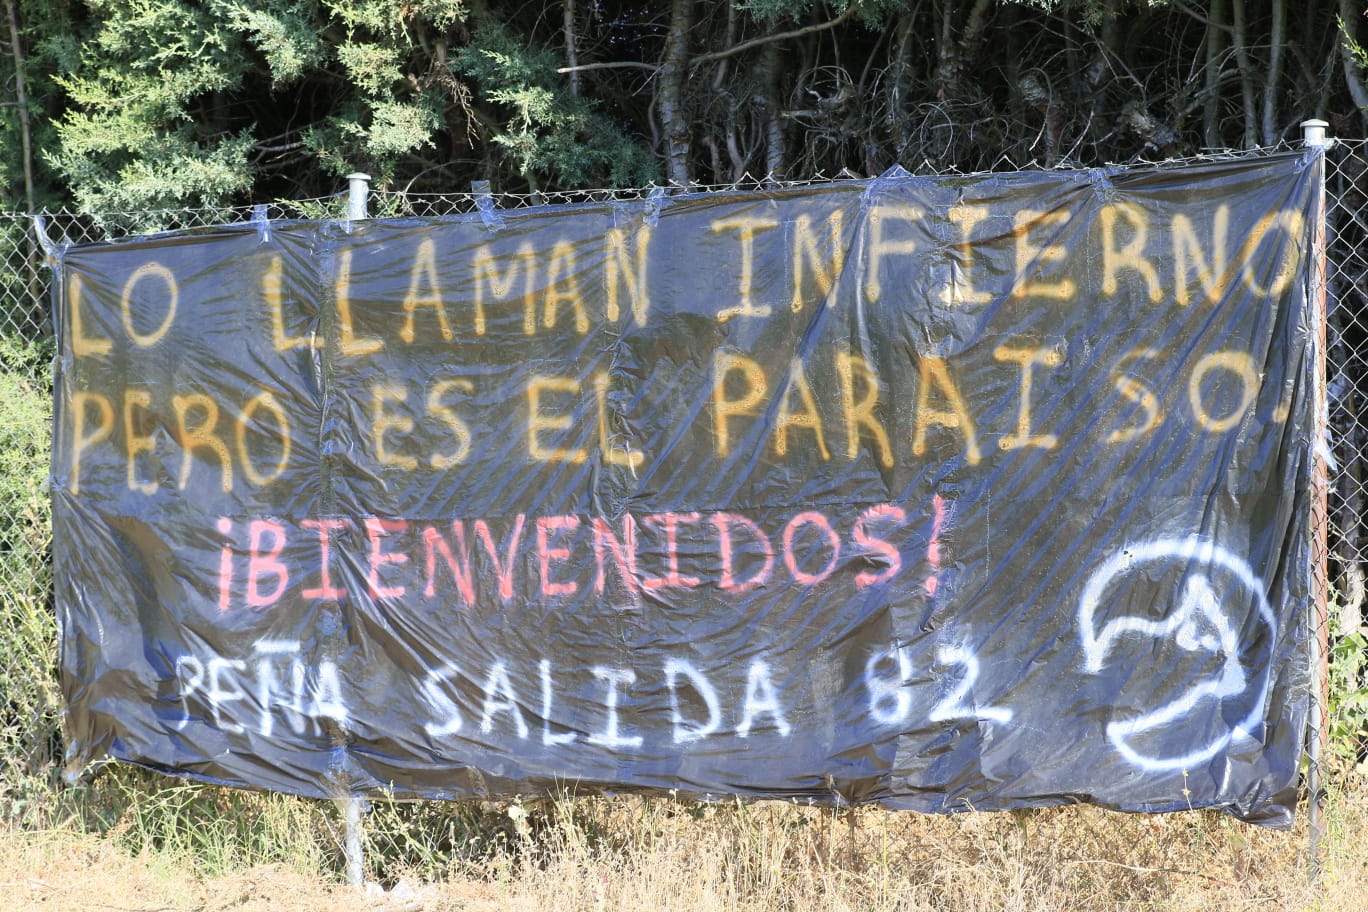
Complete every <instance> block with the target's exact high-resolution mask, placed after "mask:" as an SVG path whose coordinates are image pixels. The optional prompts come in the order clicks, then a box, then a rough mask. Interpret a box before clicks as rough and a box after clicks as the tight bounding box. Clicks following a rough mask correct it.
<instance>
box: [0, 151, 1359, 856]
mask: <svg viewBox="0 0 1368 912" xmlns="http://www.w3.org/2000/svg"><path fill="white" fill-rule="evenodd" d="M1251 154H1258V153H1251ZM1218 157H1230V156H1227V155H1222V156H1218ZM1328 158H1329V167H1328V169H1327V174H1328V177H1327V189H1328V193H1327V240H1328V248H1329V268H1328V274H1327V287H1328V300H1327V308H1328V327H1327V338H1328V352H1329V368H1328V374H1329V377H1328V393H1329V410H1330V411H1329V417H1330V427H1331V434H1332V441H1331V444H1332V445H1331V447H1330V454H1331V456H1332V458H1333V464H1332V466H1331V489H1330V503H1329V521H1330V548H1331V555H1330V556H1331V564H1330V588H1331V592H1330V604H1331V605H1332V606H1334V616H1333V618H1332V624H1333V629H1334V630H1335V640H1334V642H1333V643H1332V648H1334V649H1335V650H1336V652H1335V653H1332V655H1336V656H1343V655H1344V654H1345V652H1346V649H1351V648H1352V649H1353V650H1354V651H1355V653H1356V654H1361V647H1362V644H1363V640H1362V635H1363V632H1364V628H1363V615H1364V610H1365V609H1364V604H1365V582H1364V571H1363V569H1362V567H1363V562H1364V560H1365V557H1366V556H1368V555H1365V553H1364V551H1365V549H1368V530H1365V529H1364V527H1363V507H1364V504H1365V500H1368V452H1366V451H1368V141H1350V142H1344V141H1340V142H1338V143H1337V144H1336V145H1335V146H1334V147H1333V148H1332V149H1331V150H1330V152H1329V154H1328ZM840 177H844V175H842V176H840ZM840 177H836V178H831V179H840ZM825 180H828V178H824V177H818V178H816V179H814V180H812V181H805V182H802V183H801V184H795V183H794V182H784V183H782V184H781V183H778V182H774V181H771V180H767V179H763V178H761V179H755V180H747V181H744V182H742V183H740V184H737V185H733V186H731V187H726V188H690V189H691V190H693V189H731V190H764V189H779V188H781V187H792V186H798V185H802V184H807V183H819V182H822V181H825ZM666 192H668V191H667V190H666V189H665V188H645V189H637V190H602V191H582V192H576V193H554V194H551V193H543V194H526V195H516V196H515V195H503V194H500V195H491V194H489V193H487V192H482V191H481V190H480V189H478V188H477V189H475V190H473V191H472V192H470V193H459V194H450V195H443V196H439V197H438V196H427V195H421V196H420V195H414V194H405V193H402V192H375V193H372V194H370V196H369V207H370V208H369V214H370V215H371V216H372V217H385V216H420V217H422V216H441V215H452V214H459V213H466V212H475V211H479V210H481V209H485V208H488V207H497V208H499V209H505V210H507V209H519V208H528V207H536V206H544V205H557V204H574V203H591V202H599V203H602V202H611V201H613V200H621V201H630V200H639V199H641V198H643V197H647V196H651V195H660V194H664V193H666ZM346 213H347V196H346V194H339V195H338V196H336V197H331V198H324V199H315V200H303V201H291V202H284V203H274V204H270V205H267V206H256V207H244V208H219V209H197V210H174V211H172V210H167V211H144V212H136V213H126V214H114V215H105V216H101V217H94V216H89V215H82V214H73V213H68V212H58V213H49V214H46V215H45V216H44V217H43V218H42V219H40V220H38V222H37V227H38V230H35V220H34V219H32V218H31V217H30V216H27V215H22V214H15V213H10V214H0V802H3V801H4V800H6V799H7V798H8V799H9V800H11V801H13V800H14V799H15V797H16V796H14V795H13V794H10V795H6V791H7V790H13V789H16V788H18V786H16V785H15V783H18V782H21V781H25V780H33V779H35V778H41V777H42V776H43V775H46V774H48V773H50V771H52V770H54V769H55V768H56V767H57V766H58V765H59V764H60V742H59V734H58V732H59V727H58V724H57V722H58V718H59V712H60V696H59V694H58V692H57V686H56V680H55V668H56V630H55V622H54V619H53V611H52V601H51V550H52V533H51V523H50V512H49V506H48V493H47V481H46V479H47V474H48V461H49V456H50V448H51V423H52V419H51V415H52V411H51V409H52V403H51V398H52V382H51V366H52V359H53V355H54V342H53V334H52V327H51V323H50V314H49V303H48V283H49V281H50V278H51V273H50V271H49V270H48V269H47V267H46V265H45V264H46V255H45V252H44V249H43V248H44V245H46V244H59V245H60V244H85V243H92V242H99V241H107V240H114V239H118V238H121V237H126V236H129V235H133V234H141V233H147V232H151V231H163V230H171V229H180V228H203V227H212V226H222V225H226V224H232V223H238V222H248V221H259V220H262V219H272V220H275V219H293V218H306V219H307V218H343V217H345V216H346ZM1362 664H1363V663H1362V661H1361V659H1357V660H1355V661H1352V662H1349V663H1347V664H1346V665H1345V666H1344V667H1345V668H1347V669H1348V670H1347V671H1344V670H1341V672H1340V677H1339V679H1337V681H1336V684H1337V685H1338V686H1339V687H1340V688H1342V689H1343V688H1346V687H1347V688H1349V689H1350V690H1352V689H1354V688H1357V687H1360V686H1362V684H1363V683H1364V682H1363V681H1362V680H1360V679H1359V677H1358V676H1359V675H1360V673H1361V666H1362ZM1348 735H1349V737H1350V739H1351V741H1352V740H1353V738H1354V737H1356V736H1355V734H1354V732H1352V731H1351V732H1349V733H1348ZM1357 737H1358V738H1359V740H1358V741H1357V742H1355V743H1356V745H1357V746H1359V747H1361V745H1362V744H1363V741H1362V733H1358V735H1357ZM1354 749H1357V747H1356V748H1354ZM835 813H836V814H837V815H839V816H840V817H841V818H842V819H843V820H844V821H848V822H849V830H848V838H847V839H845V840H843V841H844V846H843V847H841V848H838V849H833V851H842V852H850V853H852V857H853V854H854V853H856V852H857V851H864V850H865V849H870V850H871V851H874V850H875V847H874V846H873V843H871V844H870V845H864V843H865V842H866V841H868V840H875V841H879V846H878V847H877V851H879V852H886V851H887V849H888V847H889V843H888V840H889V838H890V833H889V830H888V825H887V823H886V822H885V823H883V824H881V825H880V826H877V827H868V826H866V827H857V826H856V819H857V814H859V813H863V812H854V811H851V812H842V811H838V812H835ZM836 819H837V816H833V817H832V818H831V820H832V821H835V820H836ZM1087 819H1099V820H1100V819H1102V818H1087ZM1016 825H1017V823H1015V822H1013V819H1009V820H1007V821H1006V822H1000V823H993V824H989V823H983V824H973V825H972V827H988V828H990V829H992V831H993V833H997V832H998V830H1000V829H1001V830H1003V832H1004V833H1007V834H1008V835H1007V836H1004V837H1003V838H1008V837H1010V834H1011V832H1012V831H1013V827H1015V826H1016ZM1054 825H1055V824H1054V823H1053V822H1051V821H1048V820H1042V821H1041V822H1040V823H1039V824H1038V825H1037V826H1036V829H1035V830H1033V831H1032V833H1031V834H1027V833H1026V831H1025V830H1024V829H1022V830H1021V833H1020V838H1021V839H1022V840H1023V843H1025V842H1028V841H1030V840H1032V839H1039V838H1045V839H1048V831H1049V827H1050V826H1054ZM962 826H970V825H968V824H964V825H962ZM1073 826H1074V827H1075V828H1077V826H1078V821H1077V820H1075V821H1074V823H1073ZM921 827H922V825H921V824H919V823H913V822H911V821H910V820H909V822H908V823H907V824H906V825H905V826H900V827H899V830H898V832H896V833H894V834H893V837H895V838H896V840H897V841H900V842H902V841H907V840H912V841H913V842H915V841H916V840H917V839H919V838H921V837H920V836H919V835H918V834H919V833H921V832H922V829H921ZM1155 832H1156V833H1159V832H1160V830H1158V829H1156V831H1155ZM1162 832H1163V833H1164V834H1167V835H1166V836H1165V838H1163V839H1159V838H1157V837H1156V839H1155V840H1154V841H1153V844H1152V845H1149V846H1148V847H1145V846H1140V847H1137V848H1136V849H1135V851H1137V852H1140V854H1141V855H1142V856H1143V858H1141V861H1139V862H1135V861H1134V859H1132V861H1133V862H1134V863H1136V864H1146V865H1153V866H1155V868H1156V869H1164V868H1165V866H1168V867H1170V868H1171V867H1172V866H1173V865H1175V864H1178V861H1176V860H1175V859H1178V858H1179V857H1180V856H1181V855H1182V853H1183V852H1186V851H1190V850H1191V845H1189V843H1188V842H1187V841H1185V839H1188V837H1180V835H1179V833H1178V831H1177V830H1171V829H1170V828H1169V827H1168V825H1167V824H1166V825H1165V826H1164V828H1163V830H1162ZM965 833H966V838H967V839H969V841H970V842H972V840H973V839H974V838H979V836H981V835H982V834H981V833H979V831H978V830H977V829H974V830H973V832H972V833H970V832H969V831H965ZM1042 834H1045V835H1042ZM999 835H1001V834H999ZM1092 836H1095V837H1096V842H1097V843H1098V844H1106V843H1107V841H1108V840H1109V839H1110V840H1113V841H1114V840H1115V832H1114V831H1111V830H1110V829H1109V828H1108V827H1107V826H1105V825H1099V826H1098V827H1097V831H1096V832H1095V833H1092ZM1169 837H1172V838H1169ZM926 838H932V837H930V836H927V837H926ZM993 838H997V837H996V836H994V837H993ZM1011 838H1016V837H1011ZM1077 844H1078V845H1080V846H1083V845H1086V844H1087V843H1086V840H1085V841H1083V842H1078V843H1077ZM1137 857H1139V856H1137Z"/></svg>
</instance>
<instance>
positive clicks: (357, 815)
mask: <svg viewBox="0 0 1368 912" xmlns="http://www.w3.org/2000/svg"><path fill="white" fill-rule="evenodd" d="M335 800H336V802H337V808H338V810H339V811H341V812H342V857H343V858H344V860H345V861H346V863H347V884H348V886H352V887H357V888H360V887H362V886H364V885H365V882H366V868H365V855H364V850H363V848H362V847H363V845H364V842H363V836H364V833H363V828H362V824H361V797H360V796H359V795H346V796H343V797H339V798H337V799H335Z"/></svg>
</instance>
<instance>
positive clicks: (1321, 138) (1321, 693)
mask: <svg viewBox="0 0 1368 912" xmlns="http://www.w3.org/2000/svg"><path fill="white" fill-rule="evenodd" d="M1329 126H1330V125H1329V124H1328V123H1326V122H1325V121H1323V120H1317V119H1312V120H1304V121H1302V123H1301V128H1302V142H1303V143H1304V144H1305V146H1306V147H1307V148H1308V149H1322V150H1324V149H1328V148H1329V147H1330V146H1332V145H1334V143H1335V141H1334V139H1331V138H1327V137H1326V135H1325V131H1326V128H1327V127H1329ZM1316 210H1317V211H1316V212H1315V213H1314V217H1315V228H1314V235H1313V241H1312V250H1311V306H1312V309H1313V313H1314V315H1315V320H1316V327H1315V331H1316V338H1317V344H1316V389H1315V404H1316V428H1315V431H1314V433H1315V435H1316V437H1315V441H1314V453H1315V456H1314V461H1313V465H1312V470H1311V471H1312V481H1311V484H1312V491H1311V526H1312V528H1311V547H1312V554H1311V560H1312V567H1311V579H1312V585H1313V588H1314V592H1313V593H1312V600H1311V624H1312V628H1313V629H1312V630H1311V636H1309V637H1308V638H1307V639H1308V640H1309V641H1310V650H1311V656H1310V658H1311V675H1312V677H1311V687H1312V688H1313V690H1312V693H1311V706H1310V710H1309V713H1308V715H1309V717H1310V718H1308V719H1307V723H1308V727H1309V729H1310V732H1309V739H1308V740H1309V743H1308V744H1307V747H1306V758H1307V770H1306V790H1307V799H1306V800H1307V812H1306V813H1307V827H1308V830H1309V837H1308V844H1307V852H1308V854H1309V855H1310V874H1311V879H1312V881H1313V882H1317V881H1319V879H1320V876H1321V858H1320V847H1321V840H1322V838H1323V836H1324V833H1325V786H1324V781H1323V775H1322V771H1321V755H1322V752H1323V751H1324V750H1325V747H1326V744H1325V740H1326V738H1327V736H1328V733H1329V729H1328V725H1327V723H1328V719H1327V718H1326V714H1325V709H1326V706H1327V705H1328V703H1329V699H1330V665H1329V659H1330V606H1329V584H1330V576H1329V566H1328V559H1329V545H1330V541H1329V522H1330V519H1329V495H1330V470H1329V465H1328V460H1327V457H1328V455H1329V441H1330V428H1329V419H1330V411H1329V409H1330V403H1329V394H1328V390H1327V387H1326V363H1325V361H1326V351H1325V346H1326V327H1327V325H1328V319H1329V315H1328V314H1327V313H1326V309H1325V282H1326V239H1325V232H1326V224H1325V219H1326V206H1325V181H1324V178H1323V177H1322V180H1321V187H1320V194H1319V196H1318V198H1317V201H1316Z"/></svg>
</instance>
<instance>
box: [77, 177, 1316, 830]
mask: <svg viewBox="0 0 1368 912" xmlns="http://www.w3.org/2000/svg"><path fill="white" fill-rule="evenodd" d="M1320 182H1321V161H1320V158H1319V157H1318V156H1317V155H1315V154H1312V153H1306V154H1300V153H1298V154H1283V155H1275V156H1270V157H1264V158H1260V159H1256V160H1244V161H1225V162H1215V163H1210V164H1204V165H1200V166H1196V167H1187V168H1182V169H1165V168H1157V169H1145V170H1130V171H1127V170H1120V169H1113V170H1105V171H1103V170H1094V171H1077V172H1068V173H1012V174H994V175H979V176H965V177H935V178H925V177H913V176H911V175H908V174H907V173H906V172H903V171H901V170H899V169H895V170H893V171H891V172H889V173H887V174H885V175H883V176H882V177H879V178H877V179H871V180H867V181H857V182H847V183H839V184H831V185H826V186H816V187H811V188H807V189H802V190H792V191H778V192H765V193H726V194H683V195H677V196H673V197H668V198H667V197H662V196H659V195H657V196H655V197H653V198H649V199H646V200H641V201H635V202H630V203H628V202H606V203H601V204H586V205H579V206H569V207H555V208H544V209H534V210H528V211H520V212H501V211H499V210H497V209H494V208H490V207H486V208H484V209H482V210H481V211H480V212H477V213H474V214H471V215H469V216H461V217H451V218H437V219H403V218H398V219H378V220H371V221H357V222H329V221H307V222H306V221H300V222H267V221H260V222H255V223H245V224H241V225H233V226H226V227H222V228H218V229H214V230H208V231H194V232H185V233H169V234H165V235H159V236H152V237H147V238H141V239H135V240H130V241H126V242H120V243H113V244H104V245H96V246H89V247H77V248H69V249H67V250H65V251H63V252H62V253H61V255H60V260H59V263H58V267H57V268H58V273H59V281H58V282H57V283H55V284H56V288H57V292H56V301H55V306H56V311H57V315H58V321H57V322H58V325H59V332H60V353H59V362H58V381H57V391H56V400H57V402H56V405H57V412H56V424H55V427H56V445H55V448H54V455H53V469H52V475H53V477H52V492H53V504H54V514H55V524H56V527H55V531H56V535H55V545H54V549H55V555H54V557H55V572H56V598H57V610H58V614H59V620H60V626H61V678H62V686H63V690H64V692H65V696H66V698H67V700H68V703H69V707H70V708H69V713H68V717H67V736H68V754H69V757H68V759H69V772H71V773H72V774H73V775H76V774H79V773H80V772H81V771H82V770H84V769H86V768H88V766H89V765H90V764H91V763H92V762H94V761H96V760H99V759H102V758H104V757H114V758H117V759H119V760H124V761H128V762H132V763H136V764H141V765H143V766H146V767H150V768H153V769H157V770H162V771H165V772H168V773H173V774H175V775H179V776H186V777H191V778H195V779H200V780H207V781H211V782H220V783H227V784H230V785H235V786H246V787H253V788H262V789H271V790H279V791H285V792H293V793H299V794H304V795H332V796H337V795H340V794H348V793H351V794H356V793H365V792H370V791H373V790H378V789H382V788H385V789H393V790H394V791H395V792H396V793H398V794H400V795H418V796H428V797H436V798H475V797H478V798H497V797H509V796H513V795H515V794H533V793H538V792H546V791H551V790H561V789H567V788H569V789H578V790H594V789H601V790H615V791H616V790H658V791H665V790H670V791H677V793H679V794H691V795H741V796H756V797H758V796H769V797H784V798H789V797H795V798H802V799H812V800H815V801H820V802H833V801H848V802H879V803H881V804H883V805H886V806H888V807H892V808H906V809H913V810H918V811H948V810H961V809H968V808H975V809H998V808H1016V807H1024V806H1033V805H1048V804H1056V803H1063V802H1073V801H1089V802H1096V803H1099V804H1102V805H1106V806H1109V807H1114V808H1124V809H1131V810H1142V811H1162V810H1172V809H1179V808H1187V807H1189V806H1217V807H1222V808H1225V809H1227V810H1229V811H1230V812H1231V813H1234V814H1236V815H1237V816H1240V817H1243V818H1246V819H1252V820H1257V821H1260V822H1263V823H1268V824H1273V825H1282V824H1286V823H1287V822H1288V821H1289V820H1290V817H1291V809H1292V806H1293V803H1294V792H1295V786H1296V782H1297V761H1298V757H1299V752H1300V748H1301V745H1302V740H1303V734H1304V724H1305V717H1306V713H1307V705H1308V703H1307V699H1308V697H1307V695H1308V692H1309V672H1308V659H1307V646H1308V641H1307V636H1308V634H1307V630H1308V620H1307V617H1308V613H1309V606H1310V597H1311V591H1312V589H1311V565H1312V560H1311V534H1310V502H1311V491H1312V485H1311V479H1312V463H1313V442H1314V437H1315V429H1316V423H1315V416H1316V404H1315V388H1316V376H1317V375H1316V370H1317V358H1316V347H1317V345H1318V342H1317V336H1316V326H1315V318H1314V314H1315V312H1316V311H1315V302H1314V298H1313V295H1312V288H1311V280H1310V276H1311V258H1312V238H1313V235H1314V229H1315V227H1316V225H1315V222H1316V219H1317V217H1318V216H1317V213H1318V211H1319V210H1318V208H1317V206H1318V204H1319V195H1320V193H1321V189H1320V186H1321V184H1320Z"/></svg>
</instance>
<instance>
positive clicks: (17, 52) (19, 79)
mask: <svg viewBox="0 0 1368 912" xmlns="http://www.w3.org/2000/svg"><path fill="white" fill-rule="evenodd" d="M5 12H6V13H7V14H8V15H9V30H10V53H11V54H12V55H13V56H14V94H15V102H16V103H17V105H18V109H19V142H20V145H21V146H22V154H23V156H24V200H25V202H27V203H28V211H29V212H30V213H32V212H34V211H35V209H36V208H37V207H36V205H35V203H34V193H33V139H32V134H31V131H30V128H29V115H28V89H27V88H26V87H25V84H24V45H23V44H22V43H21V42H20V40H19V17H18V15H16V14H15V12H14V2H13V0H5Z"/></svg>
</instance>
